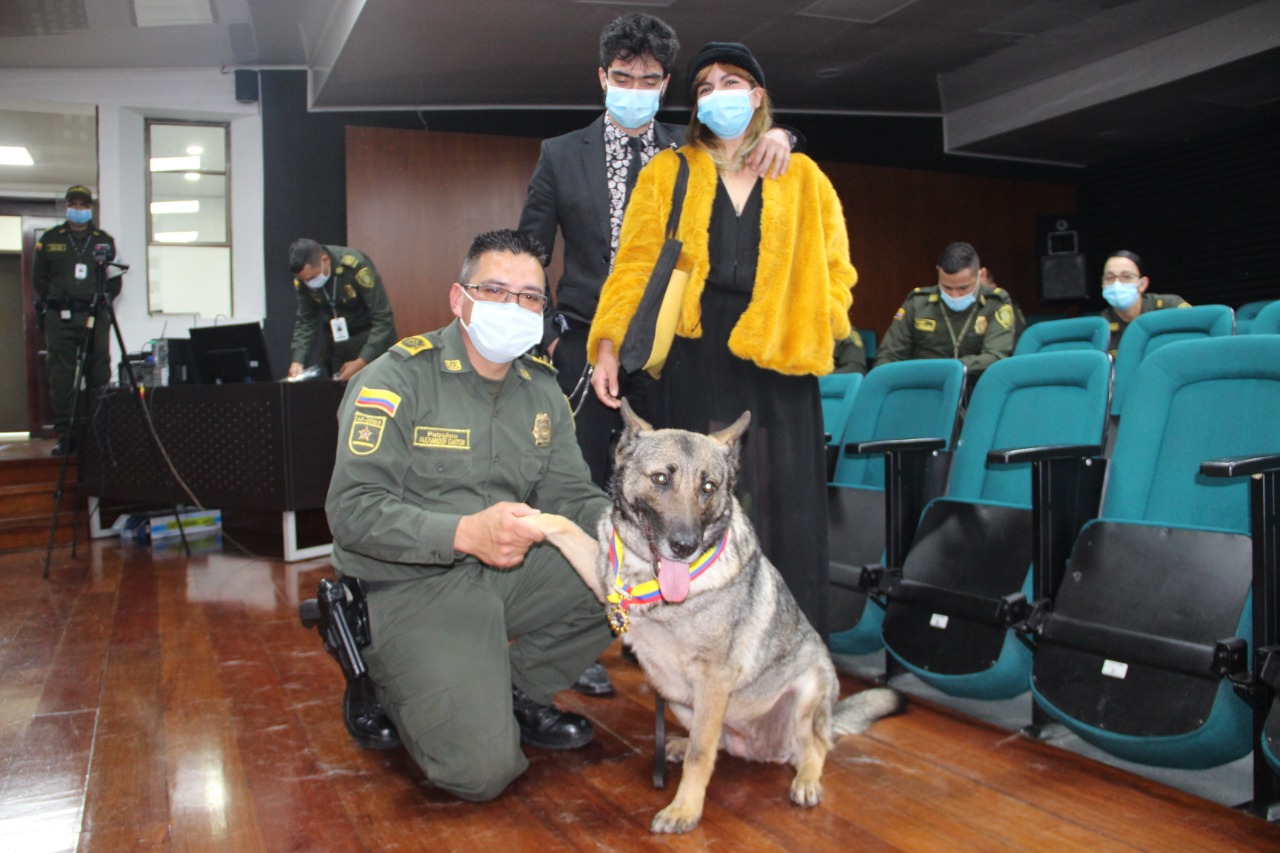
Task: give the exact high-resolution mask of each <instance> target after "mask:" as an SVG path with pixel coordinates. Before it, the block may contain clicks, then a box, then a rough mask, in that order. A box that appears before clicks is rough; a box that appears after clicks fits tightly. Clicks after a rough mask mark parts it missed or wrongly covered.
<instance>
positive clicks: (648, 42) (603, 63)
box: [600, 12, 680, 74]
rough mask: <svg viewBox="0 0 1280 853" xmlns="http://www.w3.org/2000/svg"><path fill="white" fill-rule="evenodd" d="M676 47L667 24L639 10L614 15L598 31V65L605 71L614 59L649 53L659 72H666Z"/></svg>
mask: <svg viewBox="0 0 1280 853" xmlns="http://www.w3.org/2000/svg"><path fill="white" fill-rule="evenodd" d="M679 50H680V42H679V41H677V40H676V31H675V30H673V29H671V25H670V24H668V23H667V22H666V21H664V20H662V19H661V18H655V17H654V16H653V15H646V14H644V13H642V12H633V13H631V14H630V15H623V16H622V17H620V18H614V19H613V20H612V21H610V22H609V25H608V26H606V27H605V28H604V32H602V33H600V67H601V68H603V69H605V70H606V71H607V70H608V69H609V66H610V65H612V64H613V61H614V60H615V59H621V60H622V61H623V62H630V61H631V60H633V59H638V58H640V57H642V56H652V57H653V58H654V60H656V61H657V63H658V64H659V65H661V66H662V73H663V74H670V73H671V67H672V66H673V65H674V64H675V61H676V52H677V51H679Z"/></svg>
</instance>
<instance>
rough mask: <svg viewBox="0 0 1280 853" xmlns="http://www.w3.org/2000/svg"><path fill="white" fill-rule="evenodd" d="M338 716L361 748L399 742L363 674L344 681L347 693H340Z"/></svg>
mask: <svg viewBox="0 0 1280 853" xmlns="http://www.w3.org/2000/svg"><path fill="white" fill-rule="evenodd" d="M342 719H343V721H344V722H345V723H346V724H347V732H348V733H349V734H350V735H351V739H352V740H354V741H355V742H356V743H357V744H359V745H360V746H362V747H364V748H365V749H394V748H395V747H397V746H399V745H400V735H399V734H398V733H397V732H396V726H395V723H393V722H391V718H390V717H388V716H387V713H386V712H385V711H383V710H382V705H380V704H379V703H378V697H377V695H376V694H375V693H374V692H373V682H371V681H370V680H369V676H367V675H362V676H360V677H359V678H357V679H354V680H352V681H348V682H347V692H346V693H344V694H343V696H342Z"/></svg>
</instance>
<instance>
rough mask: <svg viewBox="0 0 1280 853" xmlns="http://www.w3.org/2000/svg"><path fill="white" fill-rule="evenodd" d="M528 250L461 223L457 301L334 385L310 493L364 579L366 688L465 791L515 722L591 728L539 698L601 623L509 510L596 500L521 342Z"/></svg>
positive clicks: (533, 283) (502, 770) (497, 768)
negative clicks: (324, 472) (467, 232)
mask: <svg viewBox="0 0 1280 853" xmlns="http://www.w3.org/2000/svg"><path fill="white" fill-rule="evenodd" d="M545 262H546V250H545V249H544V248H543V247H542V245H541V244H540V243H539V242H538V241H537V240H535V239H533V238H532V237H529V236H527V235H525V234H522V233H519V232H515V231H510V230H502V231H493V232H489V233H486V234H481V235H480V236H478V237H477V238H476V239H475V241H474V242H473V243H472V245H471V248H470V250H469V251H468V252H467V256H466V260H465V262H464V263H463V266H462V272H461V274H460V275H459V277H458V283H455V284H454V285H453V286H452V288H451V289H450V291H449V304H450V307H451V309H452V311H453V314H454V316H455V317H457V318H458V319H457V320H455V321H454V322H453V323H451V324H450V325H449V326H447V327H445V328H444V329H440V330H438V331H435V332H431V333H428V334H425V335H420V336H415V337H410V338H405V339H404V340H402V341H400V342H399V343H398V344H396V345H395V346H393V347H392V348H391V349H390V351H389V352H388V353H387V354H385V355H384V356H382V357H381V358H379V359H378V360H377V361H375V362H374V363H373V364H371V365H369V367H368V368H366V369H365V370H364V371H363V372H362V373H361V374H360V376H359V378H358V380H357V381H355V382H352V383H350V385H349V386H348V388H347V393H346V396H345V399H344V400H343V401H342V406H341V408H340V410H339V414H338V423H339V433H338V455H337V460H336V463H335V466H334V471H333V479H332V481H331V482H330V485H329V496H328V501H327V503H326V505H325V510H326V512H327V514H328V518H329V526H330V528H331V529H332V531H333V564H334V567H335V568H336V569H337V570H338V572H339V573H341V574H342V575H344V576H347V577H355V578H359V579H360V580H361V584H362V585H363V586H364V588H365V595H366V601H367V605H368V614H369V631H370V634H371V635H372V641H371V643H370V644H369V645H368V646H367V647H365V649H364V659H365V663H366V665H367V666H368V671H369V676H370V678H371V679H372V681H373V683H374V685H375V687H376V692H377V698H378V699H379V700H380V701H381V704H382V707H383V708H384V709H385V711H386V713H387V714H388V715H389V716H390V717H391V721H392V722H393V723H394V725H395V729H396V730H397V731H398V733H399V736H400V740H401V741H402V742H403V743H404V745H405V747H406V748H407V749H408V750H409V753H410V755H411V756H412V757H413V759H414V761H416V762H417V763H418V766H419V767H421V768H422V770H423V772H424V773H426V776H427V779H428V780H429V781H430V782H431V783H432V784H434V785H436V786H437V787H440V788H443V789H445V790H447V791H451V792H452V793H454V794H456V795H457V796H459V797H461V798H463V799H467V800H473V801H484V800H490V799H493V798H494V797H496V796H498V794H500V793H501V792H502V790H503V789H504V788H505V787H506V786H507V785H508V784H509V783H510V782H511V781H512V780H513V779H515V778H516V777H517V776H519V775H520V774H521V773H523V772H524V770H525V768H526V767H528V760H527V759H526V758H525V756H524V753H523V752H522V751H521V749H520V743H521V741H523V742H525V743H527V744H530V745H534V746H539V747H542V748H544V749H571V748H576V747H579V746H583V745H585V744H586V743H588V742H589V741H590V740H591V738H592V728H591V724H590V722H589V721H587V720H586V718H584V717H581V716H578V715H577V714H571V713H568V712H564V711H561V710H559V709H557V708H556V707H554V706H553V705H551V699H552V697H553V696H554V695H555V694H556V693H557V692H559V691H561V690H564V689H566V688H568V687H569V686H570V685H571V684H572V683H573V681H574V679H575V678H576V677H577V676H578V674H579V673H581V672H582V671H583V669H584V668H585V667H586V666H587V665H588V664H589V663H591V662H592V661H594V660H596V658H597V656H598V655H599V654H600V653H601V652H602V651H603V650H604V649H605V647H606V646H608V644H609V642H610V640H611V635H610V632H609V629H608V626H607V624H606V622H605V619H604V616H603V613H602V611H601V608H600V604H599V603H598V602H597V601H596V599H595V596H594V595H593V594H592V593H591V592H590V591H589V590H588V589H587V586H586V584H584V583H583V582H582V580H581V578H579V577H578V575H577V573H576V572H575V571H574V570H573V569H572V568H571V567H570V566H569V564H568V563H567V562H566V561H565V559H564V558H563V557H562V556H561V555H560V552H559V551H558V550H557V549H556V548H555V547H553V546H552V545H550V544H546V543H541V542H540V538H539V539H533V538H530V536H529V531H530V530H534V529H533V528H532V527H531V526H527V525H522V524H521V523H520V522H519V518H520V517H521V516H525V515H529V514H532V513H535V512H538V511H539V510H545V511H547V512H554V513H558V514H561V515H565V516H567V517H568V518H571V519H573V520H574V521H576V522H577V523H578V524H579V525H581V526H582V527H584V528H586V529H589V530H594V529H595V526H596V522H597V521H598V519H599V518H600V516H601V514H602V513H604V512H606V511H608V509H609V506H610V504H609V500H608V498H607V497H606V496H605V494H604V493H603V492H602V491H600V489H599V488H597V487H596V486H595V485H594V484H593V483H592V482H591V474H590V471H589V470H588V468H587V465H586V463H585V462H584V461H583V459H582V452H581V451H580V450H579V449H578V443H577V440H576V439H575V437H574V430H573V417H572V415H571V414H570V411H569V406H568V404H567V403H566V401H565V397H564V394H563V393H562V392H561V390H560V386H559V385H558V384H557V382H556V378H555V375H554V374H555V369H554V368H552V367H551V366H550V365H549V364H547V363H546V362H543V361H540V360H537V359H535V358H533V357H529V356H524V355H522V354H523V353H526V352H527V351H528V350H529V348H530V347H532V346H533V345H534V344H536V343H537V342H538V341H539V340H540V339H541V338H542V332H543V324H542V311H543V308H544V307H545V304H546V274H545V272H544V270H543V265H544V264H545ZM534 532H535V533H536V532H537V531H536V530H534Z"/></svg>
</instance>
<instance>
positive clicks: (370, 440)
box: [347, 412, 387, 456]
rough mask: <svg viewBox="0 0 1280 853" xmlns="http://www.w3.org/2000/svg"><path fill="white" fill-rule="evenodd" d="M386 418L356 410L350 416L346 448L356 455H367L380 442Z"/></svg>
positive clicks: (375, 448) (376, 447)
mask: <svg viewBox="0 0 1280 853" xmlns="http://www.w3.org/2000/svg"><path fill="white" fill-rule="evenodd" d="M386 425H387V419H386V418H384V417H382V416H381V415H366V414H365V413H364V412H356V413H355V415H354V416H353V417H352V418H351V431H350V432H349V433H348V434H347V449H349V450H350V451H351V452H352V453H354V454H355V455H356V456H368V455H369V454H370V453H373V452H374V451H375V450H377V449H378V445H380V444H381V443H382V433H383V430H384V429H385V428H386Z"/></svg>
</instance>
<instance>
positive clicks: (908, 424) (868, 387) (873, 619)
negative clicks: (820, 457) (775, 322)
mask: <svg viewBox="0 0 1280 853" xmlns="http://www.w3.org/2000/svg"><path fill="white" fill-rule="evenodd" d="M963 387H964V365H962V364H961V363H960V362H959V361H958V360H956V359H923V360H915V361H898V362H893V363H891V364H884V365H881V366H880V367H877V368H875V369H874V370H872V371H871V372H870V373H868V374H867V376H866V378H865V379H864V380H863V382H862V386H861V387H860V388H859V389H858V393H857V396H855V397H854V400H853V407H852V409H851V410H850V413H849V418H848V422H847V426H846V428H845V431H844V434H843V435H842V436H841V437H840V447H841V448H842V450H841V452H840V455H839V457H838V458H837V460H836V467H835V474H834V476H833V478H832V482H831V485H830V486H829V487H828V489H827V492H828V523H827V530H828V537H829V543H830V544H829V549H830V554H831V569H830V573H831V606H830V621H829V623H828V624H829V625H830V626H831V633H830V639H829V644H830V648H831V650H832V651H833V652H836V653H839V654H849V655H861V654H870V653H872V652H875V651H878V650H879V649H881V648H883V644H882V643H881V640H880V623H881V619H882V618H883V615H884V611H883V610H882V609H881V608H879V607H878V606H875V605H870V606H868V602H867V594H866V590H865V588H864V587H863V586H862V585H861V575H862V567H863V566H866V565H870V564H883V563H884V562H885V561H886V559H887V557H886V555H885V490H886V481H885V455H884V453H883V452H882V451H878V450H877V451H876V452H859V451H858V448H859V446H861V445H864V444H870V443H882V442H886V441H895V440H897V441H913V440H914V441H920V440H925V441H933V442H934V443H935V444H936V449H935V450H930V451H927V452H925V453H924V454H921V457H920V463H919V465H920V467H921V468H922V469H923V468H926V467H927V468H928V469H929V473H930V475H931V477H932V480H933V481H934V482H939V481H944V480H945V476H946V467H947V462H948V461H949V458H950V454H949V453H948V452H947V451H949V450H950V447H951V441H952V437H953V435H954V433H955V429H956V418H957V414H958V412H959V408H960V393H961V390H962V388H963ZM891 458H892V456H891ZM912 458H913V459H915V458H917V457H912ZM922 488H923V487H922ZM916 500H917V502H918V501H919V498H916ZM917 507H918V503H917ZM917 513H918V509H917ZM911 521H912V523H914V515H913V517H912V519H911Z"/></svg>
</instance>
